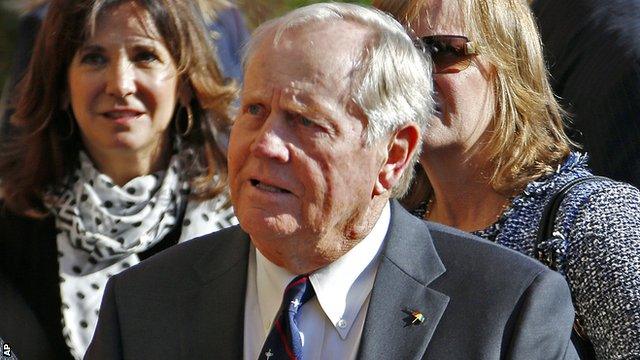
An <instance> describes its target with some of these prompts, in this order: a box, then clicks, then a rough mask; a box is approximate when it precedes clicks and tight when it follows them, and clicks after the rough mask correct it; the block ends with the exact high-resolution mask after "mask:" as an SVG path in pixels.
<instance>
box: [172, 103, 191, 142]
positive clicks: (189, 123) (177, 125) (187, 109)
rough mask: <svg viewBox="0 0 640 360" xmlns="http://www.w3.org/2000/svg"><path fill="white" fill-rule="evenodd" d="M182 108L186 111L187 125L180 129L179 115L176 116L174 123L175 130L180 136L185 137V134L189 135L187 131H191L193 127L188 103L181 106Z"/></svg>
mask: <svg viewBox="0 0 640 360" xmlns="http://www.w3.org/2000/svg"><path fill="white" fill-rule="evenodd" d="M182 108H183V109H185V111H186V112H187V126H186V128H185V129H181V126H180V122H181V121H180V120H181V117H180V116H178V117H177V118H176V122H175V124H176V132H177V133H178V135H180V136H182V137H185V136H187V135H189V133H190V132H191V129H192V128H193V112H192V111H191V106H190V105H187V106H186V107H185V106H183V107H182Z"/></svg>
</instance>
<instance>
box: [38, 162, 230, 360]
mask: <svg viewBox="0 0 640 360" xmlns="http://www.w3.org/2000/svg"><path fill="white" fill-rule="evenodd" d="M184 153H185V152H184V151H183V152H182V153H178V154H175V155H173V157H172V158H171V160H170V164H169V167H168V169H167V170H166V171H163V172H161V173H155V174H151V175H145V176H140V177H137V178H135V179H132V180H131V181H129V182H128V183H127V184H126V185H124V186H122V187H120V186H118V185H115V184H114V183H113V182H112V180H111V178H109V176H107V175H104V174H101V173H100V172H98V171H97V170H96V168H95V167H94V165H93V164H92V162H91V160H90V159H89V158H88V156H87V155H86V154H85V153H80V167H79V168H78V169H77V170H76V171H75V173H74V174H73V175H72V176H71V177H70V178H69V181H68V182H67V185H66V186H64V187H62V188H60V189H57V190H52V191H50V192H49V194H48V196H47V204H48V205H47V206H48V207H49V209H50V211H52V213H54V214H55V218H56V221H55V224H56V230H57V245H58V261H59V272H60V274H59V275H60V295H61V299H62V324H63V336H64V338H65V340H66V342H67V345H68V346H69V348H70V350H71V353H72V355H73V356H74V357H75V358H76V359H82V357H83V356H84V353H85V352H86V350H87V347H88V346H89V343H90V342H91V338H92V336H93V333H94V331H95V327H96V324H97V321H98V313H99V307H100V302H101V300H102V295H103V292H104V288H105V285H106V283H107V280H108V279H109V277H110V276H112V275H114V274H117V273H119V272H121V271H123V270H125V269H127V268H128V267H130V266H133V265H135V264H137V263H138V262H140V260H139V258H138V255H137V254H138V253H140V252H143V251H145V250H147V249H149V248H151V247H153V246H154V245H155V244H157V243H158V242H160V241H161V240H162V239H163V238H164V237H165V236H166V235H167V234H168V233H169V232H171V231H172V230H173V229H174V228H175V227H176V226H181V234H180V237H179V242H183V241H186V240H189V239H193V238H195V237H198V236H201V235H205V234H208V233H210V232H213V231H216V230H219V229H221V228H224V227H227V226H230V225H233V224H236V223H237V220H236V219H235V217H234V216H233V209H231V208H229V207H226V208H223V207H222V204H224V203H225V202H226V200H227V197H226V195H220V196H218V197H217V198H215V199H211V200H208V201H188V200H187V198H188V195H189V182H188V181H187V179H186V175H185V172H184V171H183V170H184V162H185V159H184V158H185V154H184ZM182 214H184V216H183V221H182V224H177V222H178V221H179V219H180V218H181V215H182Z"/></svg>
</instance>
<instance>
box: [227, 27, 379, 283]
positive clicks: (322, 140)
mask: <svg viewBox="0 0 640 360" xmlns="http://www.w3.org/2000/svg"><path fill="white" fill-rule="evenodd" d="M365 39H366V31H365V30H364V29H363V28H361V27H359V26H356V25H353V24H349V23H345V22H338V23H335V24H327V23H325V24H321V25H311V26H304V27H302V28H299V29H296V30H294V31H289V32H286V33H285V35H284V36H283V37H282V38H280V41H279V43H278V44H277V45H274V44H273V37H272V36H271V35H269V36H267V37H265V40H263V41H262V42H261V43H260V44H258V47H257V49H256V51H255V53H254V56H253V57H251V58H250V59H249V62H248V64H247V68H246V72H245V79H244V86H243V90H242V107H241V111H240V113H239V115H238V117H237V118H236V120H235V124H234V126H233V129H232V131H231V138H230V143H229V178H230V187H231V197H232V201H233V204H234V207H235V211H236V214H237V216H238V219H239V220H240V224H241V226H242V228H243V229H244V230H245V231H246V232H247V233H249V234H250V235H251V239H252V242H253V243H254V245H255V246H256V247H257V248H258V249H259V250H260V252H261V253H262V254H264V255H265V256H266V257H267V258H268V259H269V260H271V261H272V262H274V263H276V264H278V265H280V266H283V267H285V268H287V269H289V270H291V271H297V272H301V271H305V272H306V271H311V270H314V269H316V268H319V267H321V266H324V265H326V264H327V263H329V262H331V261H333V260H335V259H337V258H338V257H340V256H341V255H342V254H344V253H345V252H346V251H348V250H349V249H351V247H353V246H354V245H355V244H356V243H357V242H358V241H359V240H360V239H362V238H363V237H364V236H365V235H366V234H367V233H368V231H369V229H370V227H369V225H370V224H369V223H371V222H373V223H375V221H376V219H377V214H375V216H374V215H372V216H370V215H371V214H370V212H371V208H372V204H373V203H374V201H372V199H373V198H374V186H375V184H376V181H377V178H378V174H379V171H380V168H381V165H382V163H383V162H384V151H380V150H379V148H380V147H379V146H375V145H374V146H371V147H369V146H366V145H365V141H364V133H365V131H366V129H365V123H364V120H363V117H362V116H361V115H358V114H357V112H355V111H351V110H350V109H352V108H353V106H352V105H350V101H349V97H350V79H351V76H350V72H351V71H352V67H353V64H354V61H355V59H356V58H357V56H358V54H359V53H360V52H361V51H362V47H363V45H364V40H365ZM382 148H383V149H385V146H382ZM369 217H375V218H373V219H370V218H369Z"/></svg>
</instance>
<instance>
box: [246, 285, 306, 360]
mask: <svg viewBox="0 0 640 360" xmlns="http://www.w3.org/2000/svg"><path fill="white" fill-rule="evenodd" d="M314 295H315V291H313V286H312V285H311V282H310V281H309V276H307V275H299V276H296V277H295V278H294V279H293V280H291V282H290V283H289V285H287V287H286V288H285V289H284V294H283V295H282V305H280V310H279V312H278V317H277V318H276V320H275V321H274V322H273V325H272V326H271V331H270V332H269V335H268V336H267V339H266V340H265V342H264V345H263V346H262V351H261V352H260V355H259V356H258V359H259V360H262V359H267V360H284V359H289V360H302V339H301V338H300V331H299V330H298V318H299V317H300V313H299V310H300V308H301V307H302V305H304V304H305V303H306V302H307V301H309V299H311V298H312V297H313V296H314Z"/></svg>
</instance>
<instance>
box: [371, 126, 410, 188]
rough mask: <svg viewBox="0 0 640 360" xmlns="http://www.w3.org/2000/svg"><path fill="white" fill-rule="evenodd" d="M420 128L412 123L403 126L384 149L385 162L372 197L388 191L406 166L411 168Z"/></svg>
mask: <svg viewBox="0 0 640 360" xmlns="http://www.w3.org/2000/svg"><path fill="white" fill-rule="evenodd" d="M419 142H420V128H419V127H418V125H416V124H414V123H409V124H407V125H404V126H403V127H401V128H400V129H398V130H397V131H396V133H395V134H394V135H392V136H391V139H390V141H389V143H388V145H387V148H386V150H385V151H386V154H385V155H386V160H385V162H384V163H383V164H382V167H381V168H380V172H379V173H378V179H377V181H376V184H375V186H374V189H373V195H380V194H383V193H385V192H387V191H390V190H391V189H392V188H393V186H394V185H395V184H396V183H397V182H398V181H399V180H400V178H401V177H402V174H403V173H404V171H405V169H406V168H407V167H408V166H412V164H411V158H412V157H413V154H414V153H415V152H416V151H417V149H418V143H419Z"/></svg>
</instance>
